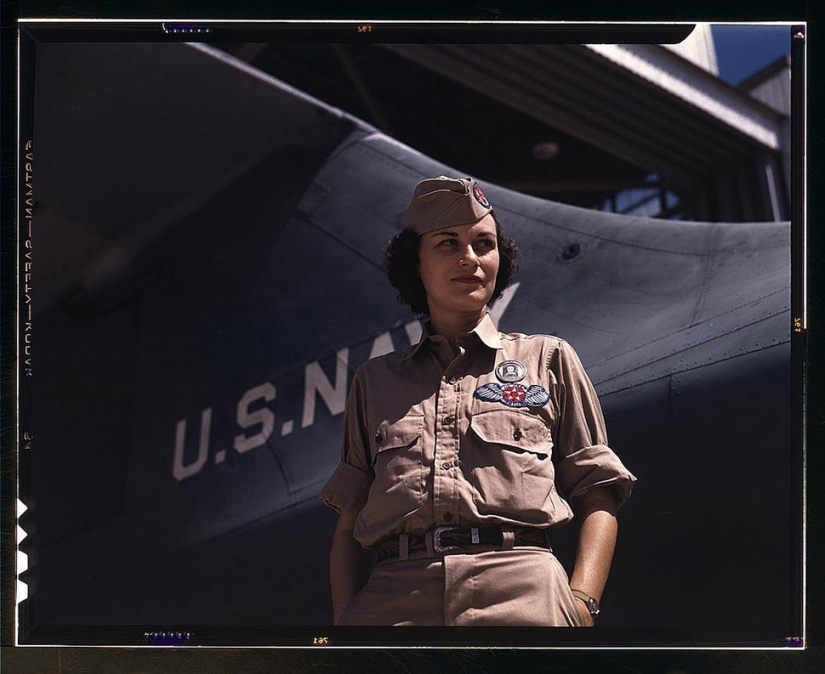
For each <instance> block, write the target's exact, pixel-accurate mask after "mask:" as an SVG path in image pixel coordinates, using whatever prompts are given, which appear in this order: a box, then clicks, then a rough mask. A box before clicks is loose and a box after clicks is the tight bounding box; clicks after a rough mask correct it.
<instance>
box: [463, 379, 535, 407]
mask: <svg viewBox="0 0 825 674" xmlns="http://www.w3.org/2000/svg"><path fill="white" fill-rule="evenodd" d="M473 396H474V397H476V398H478V399H479V400H484V401H485V402H488V403H503V404H505V405H507V406H508V407H542V406H543V405H546V404H547V403H548V401H549V400H550V394H549V393H548V392H547V391H546V390H545V389H544V387H543V386H539V385H538V384H533V385H531V386H529V387H525V386H522V385H521V384H506V385H504V386H502V385H501V384H497V383H492V384H484V386H479V387H478V388H477V389H476V390H475V391H474V392H473Z"/></svg>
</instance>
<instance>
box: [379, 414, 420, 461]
mask: <svg viewBox="0 0 825 674" xmlns="http://www.w3.org/2000/svg"><path fill="white" fill-rule="evenodd" d="M423 425H424V417H423V416H420V415H416V416H409V415H408V416H406V417H402V418H401V419H398V420H397V421H386V420H384V421H382V422H381V423H380V424H379V425H378V428H377V429H376V430H375V433H373V438H372V439H373V443H374V445H375V452H376V454H377V453H379V452H383V451H385V450H388V449H396V448H401V447H411V446H412V445H414V444H415V443H416V442H417V441H418V438H420V437H421V430H422V427H423Z"/></svg>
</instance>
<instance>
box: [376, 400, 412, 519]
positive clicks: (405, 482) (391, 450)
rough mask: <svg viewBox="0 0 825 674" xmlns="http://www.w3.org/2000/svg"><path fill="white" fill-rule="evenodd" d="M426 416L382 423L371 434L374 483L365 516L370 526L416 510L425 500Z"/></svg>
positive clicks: (406, 417) (408, 417) (408, 416)
mask: <svg viewBox="0 0 825 674" xmlns="http://www.w3.org/2000/svg"><path fill="white" fill-rule="evenodd" d="M423 435H424V417H423V415H407V416H405V417H402V418H401V419H397V420H395V421H382V422H381V423H380V424H379V425H378V427H377V428H376V429H375V430H374V431H373V433H372V442H371V447H372V465H373V470H374V472H375V480H374V481H373V483H372V487H371V488H370V493H369V498H368V500H367V506H366V509H365V513H364V516H365V517H366V518H367V519H368V520H369V522H370V524H376V523H378V522H383V521H386V520H389V519H392V518H393V517H399V516H403V515H405V514H408V513H410V512H412V511H413V510H415V509H416V508H417V507H418V506H419V505H420V504H421V501H422V499H423V496H424V469H423V463H422V461H423V441H424V437H423Z"/></svg>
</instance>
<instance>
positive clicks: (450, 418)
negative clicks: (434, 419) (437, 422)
mask: <svg viewBox="0 0 825 674" xmlns="http://www.w3.org/2000/svg"><path fill="white" fill-rule="evenodd" d="M444 423H445V424H446V425H447V426H452V425H453V424H454V423H455V417H454V416H452V415H450V416H448V417H445V418H444Z"/></svg>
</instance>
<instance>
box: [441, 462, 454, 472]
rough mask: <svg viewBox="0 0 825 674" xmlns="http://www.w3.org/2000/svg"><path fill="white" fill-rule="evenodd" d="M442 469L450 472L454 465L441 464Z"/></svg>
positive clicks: (448, 463)
mask: <svg viewBox="0 0 825 674" xmlns="http://www.w3.org/2000/svg"><path fill="white" fill-rule="evenodd" d="M441 467H442V468H443V469H444V470H450V468H452V467H453V464H451V463H450V462H449V461H447V463H442V464H441Z"/></svg>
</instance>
